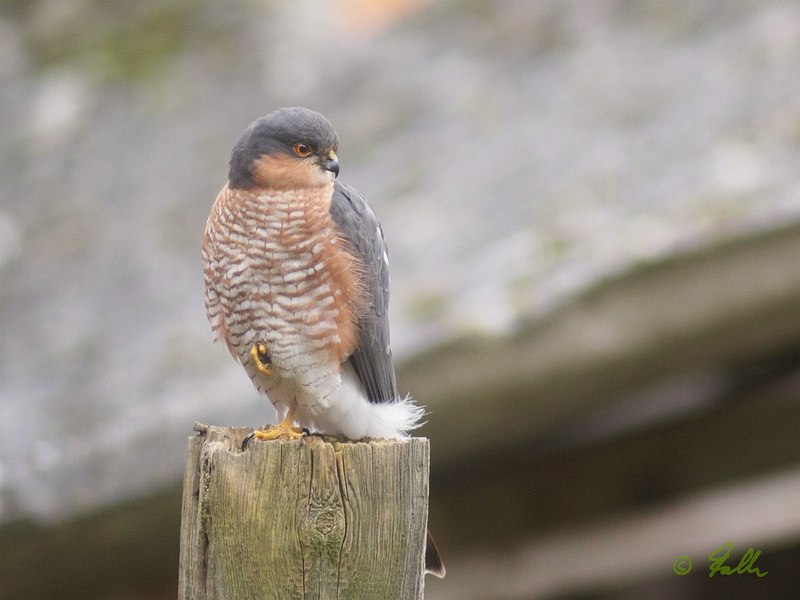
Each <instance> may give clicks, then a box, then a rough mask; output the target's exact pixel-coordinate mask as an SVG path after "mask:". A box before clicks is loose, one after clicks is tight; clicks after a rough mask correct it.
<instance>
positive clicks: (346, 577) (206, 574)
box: [179, 424, 429, 600]
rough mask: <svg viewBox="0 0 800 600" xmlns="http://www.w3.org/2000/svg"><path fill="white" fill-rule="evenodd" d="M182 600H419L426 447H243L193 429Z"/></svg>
mask: <svg viewBox="0 0 800 600" xmlns="http://www.w3.org/2000/svg"><path fill="white" fill-rule="evenodd" d="M195 430H196V431H198V433H199V435H198V436H196V437H193V438H190V439H189V445H188V448H187V451H186V471H185V473H184V484H183V513H182V521H181V554H180V572H179V599H183V600H227V599H229V600H246V599H248V598H253V599H256V598H257V599H258V600H266V599H269V598H275V599H280V600H286V599H294V598H297V599H310V598H313V599H325V598H338V599H341V600H347V599H348V598H359V599H361V598H365V599H368V598H381V599H383V598H404V599H406V598H408V599H419V598H422V597H423V578H424V565H423V561H424V552H425V535H426V534H425V532H426V527H427V518H428V461H429V446H428V440H427V439H424V438H411V439H405V440H375V441H370V442H342V441H333V442H331V441H327V440H326V439H323V438H322V437H317V436H306V437H304V438H303V439H302V440H298V441H292V442H288V441H287V442H285V441H272V442H261V441H254V442H251V443H250V444H249V445H248V447H247V450H245V451H244V452H242V450H241V448H242V440H243V439H244V437H245V436H246V435H247V434H248V433H250V431H251V430H250V429H245V428H226V427H213V426H205V425H199V424H195Z"/></svg>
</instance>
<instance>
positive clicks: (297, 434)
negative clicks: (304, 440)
mask: <svg viewBox="0 0 800 600" xmlns="http://www.w3.org/2000/svg"><path fill="white" fill-rule="evenodd" d="M294 411H295V405H294V403H292V406H291V408H289V412H288V413H287V414H286V417H285V418H284V419H283V421H281V422H280V423H279V424H277V425H275V426H274V427H270V428H268V429H256V430H255V431H254V432H253V433H252V436H253V437H254V438H256V439H257V440H263V441H270V440H299V439H300V438H301V437H303V430H302V429H301V428H300V427H295V425H294Z"/></svg>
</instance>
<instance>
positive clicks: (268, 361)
mask: <svg viewBox="0 0 800 600" xmlns="http://www.w3.org/2000/svg"><path fill="white" fill-rule="evenodd" d="M250 356H252V357H253V362H255V363H256V369H257V370H258V372H259V373H261V374H262V375H266V376H267V377H269V376H270V375H272V358H271V357H270V355H269V350H267V345H266V344H265V343H264V342H257V343H255V344H253V347H252V348H250ZM271 439H275V438H271Z"/></svg>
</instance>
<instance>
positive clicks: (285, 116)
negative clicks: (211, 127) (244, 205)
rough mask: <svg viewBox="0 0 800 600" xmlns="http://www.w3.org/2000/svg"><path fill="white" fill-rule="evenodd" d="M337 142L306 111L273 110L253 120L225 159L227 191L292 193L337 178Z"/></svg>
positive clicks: (326, 125)
mask: <svg viewBox="0 0 800 600" xmlns="http://www.w3.org/2000/svg"><path fill="white" fill-rule="evenodd" d="M338 147H339V141H338V139H337V137H336V132H335V131H334V130H333V127H332V126H331V124H330V122H329V121H328V119H326V118H325V117H324V116H322V115H321V114H319V113H318V112H314V111H313V110H309V109H307V108H279V109H278V110H276V111H274V112H271V113H270V114H268V115H267V116H265V117H261V118H260V119H256V120H255V121H253V123H251V124H250V126H249V127H248V128H247V130H246V131H245V132H244V134H243V135H242V137H241V139H240V140H239V142H238V143H237V144H236V146H235V147H234V149H233V153H232V154H231V162H230V171H229V173H228V184H229V185H230V187H233V188H254V187H263V188H270V189H278V190H284V189H298V188H309V187H319V186H324V185H327V184H330V183H331V182H332V181H333V179H334V178H335V177H336V176H337V175H338V174H339V161H338V159H337V157H336V150H337V149H338Z"/></svg>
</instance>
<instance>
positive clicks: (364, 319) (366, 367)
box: [330, 181, 397, 403]
mask: <svg viewBox="0 0 800 600" xmlns="http://www.w3.org/2000/svg"><path fill="white" fill-rule="evenodd" d="M330 212H331V217H332V218H333V221H334V223H335V224H336V227H337V229H338V230H339V231H340V232H341V234H342V235H343V236H344V237H345V238H346V239H347V241H348V242H350V244H351V246H352V249H353V251H354V253H355V255H356V257H357V258H358V259H359V260H360V261H361V262H362V264H363V265H364V271H365V284H366V293H367V298H368V306H367V309H366V310H365V311H364V314H363V315H362V316H361V318H360V319H359V322H358V345H357V346H356V349H355V350H354V351H353V354H351V355H350V357H349V358H348V361H349V362H350V364H351V365H352V366H353V369H354V370H355V372H356V375H358V378H359V379H360V380H361V382H362V383H363V384H364V388H365V390H366V392H367V398H368V399H369V401H370V402H373V403H380V402H394V401H395V400H396V399H397V383H396V380H395V374H394V364H393V363H392V351H391V348H390V346H389V315H388V308H389V265H388V263H387V261H386V242H385V241H384V239H383V230H382V229H381V224H380V222H379V221H378V217H377V216H375V213H374V212H373V210H372V208H371V207H370V206H369V204H367V201H366V200H365V199H364V197H363V196H362V195H361V194H359V193H358V192H357V191H356V190H354V189H353V188H351V187H349V186H347V185H344V184H342V183H339V181H336V182H335V184H334V188H333V199H332V200H331V211H330Z"/></svg>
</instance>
